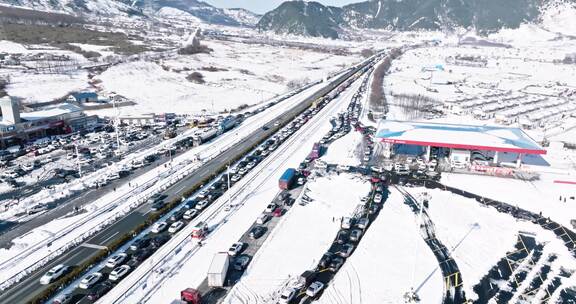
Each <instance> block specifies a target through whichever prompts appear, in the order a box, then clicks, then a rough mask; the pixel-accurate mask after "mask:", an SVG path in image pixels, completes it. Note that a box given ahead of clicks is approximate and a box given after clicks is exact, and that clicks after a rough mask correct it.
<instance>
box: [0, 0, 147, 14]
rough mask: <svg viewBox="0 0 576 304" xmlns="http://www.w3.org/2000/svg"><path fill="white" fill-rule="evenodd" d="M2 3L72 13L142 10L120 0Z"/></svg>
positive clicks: (1, 1)
mask: <svg viewBox="0 0 576 304" xmlns="http://www.w3.org/2000/svg"><path fill="white" fill-rule="evenodd" d="M0 4H4V5H10V6H18V7H23V8H29V9H33V10H38V11H49V12H63V13H67V14H71V15H86V14H88V15H95V16H102V15H106V16H112V15H133V14H140V12H139V11H138V10H136V9H134V8H132V7H131V6H130V5H129V4H126V3H124V2H122V1H118V0H0Z"/></svg>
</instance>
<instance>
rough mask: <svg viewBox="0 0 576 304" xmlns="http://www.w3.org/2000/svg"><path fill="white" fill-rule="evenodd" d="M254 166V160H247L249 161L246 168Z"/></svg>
mask: <svg viewBox="0 0 576 304" xmlns="http://www.w3.org/2000/svg"><path fill="white" fill-rule="evenodd" d="M254 167H256V162H253V161H251V162H249V163H248V164H247V165H246V168H248V169H252V168H254Z"/></svg>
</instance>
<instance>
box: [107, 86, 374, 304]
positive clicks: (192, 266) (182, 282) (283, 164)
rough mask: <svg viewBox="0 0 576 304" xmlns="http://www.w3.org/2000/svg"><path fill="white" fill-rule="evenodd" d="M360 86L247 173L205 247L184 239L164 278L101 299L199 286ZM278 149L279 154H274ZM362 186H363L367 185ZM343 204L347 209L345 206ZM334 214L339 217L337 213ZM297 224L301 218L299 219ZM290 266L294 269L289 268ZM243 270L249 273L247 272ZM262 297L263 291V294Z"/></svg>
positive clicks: (152, 299)
mask: <svg viewBox="0 0 576 304" xmlns="http://www.w3.org/2000/svg"><path fill="white" fill-rule="evenodd" d="M359 85H360V81H357V82H356V83H354V84H353V85H352V86H351V87H350V88H349V89H348V90H347V91H346V92H344V93H343V94H341V96H340V97H338V98H337V99H336V100H334V101H332V102H331V103H330V104H328V105H327V106H326V107H325V108H324V109H323V110H322V111H320V112H319V114H318V115H316V116H315V117H314V118H312V120H311V121H309V122H308V123H307V124H305V125H304V126H303V127H302V129H301V130H300V131H298V132H297V133H295V134H294V135H292V136H291V137H290V138H289V139H288V143H285V144H284V146H281V147H280V148H278V149H277V150H276V152H275V154H272V155H270V156H269V157H268V158H267V160H268V159H273V160H274V161H272V162H268V161H265V162H263V163H261V164H260V165H259V166H257V167H256V168H255V169H254V170H252V171H251V173H250V174H253V173H254V172H256V174H257V176H254V179H252V180H251V184H252V185H253V187H254V188H248V190H250V191H249V193H246V194H243V196H244V199H243V200H242V201H236V200H234V201H233V202H232V204H242V207H240V209H239V210H238V211H236V213H235V214H233V215H232V216H230V217H229V218H227V219H226V222H225V223H220V225H219V228H218V231H217V232H216V233H214V234H212V235H210V238H209V239H208V240H207V241H206V243H205V244H204V245H202V247H201V248H197V245H196V244H195V243H192V242H186V243H185V244H184V245H182V246H181V247H180V248H181V251H179V252H178V253H175V254H174V258H171V259H170V261H167V262H166V263H165V264H163V265H162V267H163V268H164V271H166V269H170V272H169V273H170V277H169V278H163V277H164V276H160V277H158V276H150V277H147V281H146V282H145V283H146V284H144V285H142V286H146V288H144V289H138V290H131V291H130V293H127V294H124V290H126V289H123V288H119V289H114V290H112V293H111V294H110V295H109V296H106V298H104V300H107V301H110V299H115V298H117V297H119V296H120V295H124V296H123V300H122V301H123V302H125V303H132V302H136V301H139V300H142V299H144V300H145V302H148V303H156V302H161V301H165V300H166V299H173V298H176V297H178V295H179V293H180V291H181V290H183V289H185V288H187V287H197V286H199V285H200V283H201V282H202V281H203V280H204V278H205V277H206V271H207V270H208V267H209V264H210V263H209V261H210V260H211V258H212V256H213V255H214V253H216V252H219V251H222V250H225V249H227V248H228V247H229V246H230V244H232V243H234V242H235V241H237V240H238V239H239V238H240V237H241V235H242V234H243V233H244V232H245V231H246V230H247V229H248V228H249V227H250V225H252V223H253V222H254V220H255V218H256V217H257V216H258V214H260V213H261V212H262V210H264V208H265V207H266V205H267V204H268V203H269V202H270V201H271V200H272V199H273V198H274V196H275V195H276V193H277V192H278V188H277V187H278V185H277V183H278V182H277V181H278V178H279V177H280V176H281V175H282V173H283V172H284V170H285V169H286V168H290V167H297V166H298V164H299V163H300V162H301V161H302V160H303V159H304V158H305V157H306V156H307V155H308V153H309V152H310V150H311V149H312V146H313V144H314V143H315V142H317V141H319V140H320V139H321V138H322V137H323V136H324V134H325V132H327V131H328V130H330V129H331V128H332V126H331V124H330V122H329V118H330V117H332V116H334V115H335V114H336V113H338V112H340V111H342V110H343V109H345V108H346V107H347V105H348V102H349V101H350V98H351V97H352V95H353V93H354V92H355V91H356V90H357V89H358V87H359ZM284 147H285V148H284ZM278 151H279V152H282V153H277V152H278ZM276 154H278V155H276ZM246 178H249V179H251V178H250V177H249V176H247V177H245V179H246ZM235 187H236V185H235ZM360 187H362V186H360ZM364 187H367V184H366V185H365V186H364ZM236 189H238V188H236ZM362 189H366V190H365V191H362V192H366V191H368V189H367V188H362ZM234 190H235V189H234V188H233V189H231V191H234ZM364 194H365V193H364ZM356 195H357V194H355V196H356ZM225 196H226V195H225ZM221 203H222V202H221ZM215 204H216V205H218V204H219V203H218V202H217V203H215ZM347 204H348V203H347ZM354 205H355V204H354ZM354 205H350V209H349V210H340V211H336V210H335V211H327V210H329V209H331V208H328V206H327V205H325V204H320V203H318V204H317V205H316V206H318V208H322V209H321V211H322V210H324V211H327V212H333V213H334V216H343V214H342V212H352V211H353V206H354ZM308 207H310V208H311V209H312V208H314V207H312V205H309V206H307V207H301V206H295V207H294V209H293V211H291V212H298V210H297V208H308ZM343 208H344V209H347V208H345V207H343ZM301 212H303V213H304V214H314V213H308V212H311V211H308V210H303V211H301ZM337 213H338V215H336V214H337ZM316 214H317V213H316ZM285 216H287V218H288V217H291V215H290V213H288V214H287V215H285ZM220 218H221V217H218V218H217V220H219V219H220ZM322 218H323V219H319V221H321V223H323V224H321V225H320V226H319V227H324V228H319V231H320V233H322V231H324V232H323V233H329V231H331V229H330V228H326V226H324V224H326V223H328V225H329V226H330V227H332V226H333V225H334V226H333V227H334V230H333V231H331V232H330V238H333V237H334V235H333V234H335V233H336V232H337V231H336V228H337V227H336V226H335V224H334V223H332V221H331V216H330V217H324V216H322ZM299 223H302V222H300V221H299ZM280 225H283V224H280ZM298 228H299V229H301V230H300V231H301V232H300V234H306V233H307V232H306V231H305V230H303V229H306V227H305V226H303V225H301V224H299V225H298ZM283 230H285V229H284V228H282V229H280V230H275V231H278V232H277V233H280V234H281V235H284V236H285V234H284V232H283ZM275 233H276V232H273V235H272V236H271V239H269V240H268V241H270V240H274V239H276V238H277V237H276V236H275ZM311 237H313V238H314V239H315V242H313V243H306V244H308V245H310V244H313V245H317V242H319V241H322V242H329V241H330V238H326V237H318V238H316V236H315V235H312V236H311ZM278 238H279V237H278ZM281 241H282V242H283V243H286V242H288V243H289V244H291V243H292V242H293V239H292V238H288V239H286V238H282V239H281ZM264 246H265V248H264V249H262V251H260V252H265V251H266V250H265V249H266V248H268V246H269V245H267V243H266V244H265V245H264ZM191 250H194V255H193V256H192V257H191V258H189V259H188V260H186V261H185V263H182V265H179V261H181V259H182V258H184V257H185V255H186V252H189V251H191ZM271 250H272V251H273V252H276V250H275V249H271ZM314 250H318V252H320V250H322V248H317V249H314ZM262 254H263V253H262ZM275 254H277V253H274V255H275ZM295 258H297V259H298V261H300V262H303V263H304V264H303V265H302V267H304V268H307V267H310V266H311V263H312V261H313V260H314V259H318V258H319V257H316V256H309V257H308V256H306V257H302V259H300V258H298V257H295ZM256 259H258V256H257V257H256ZM264 261H267V262H264ZM272 262H277V261H270V260H268V259H266V260H262V261H261V262H256V263H254V265H258V264H264V263H272ZM292 266H293V265H292ZM282 269H283V270H282V271H286V268H282ZM292 269H294V268H293V267H292ZM297 271H298V272H299V271H300V269H298V270H297ZM248 273H250V270H249V272H248ZM276 277H277V279H278V280H285V279H286V277H287V273H281V274H278V275H277V276H276ZM256 281H257V282H259V284H262V287H261V288H264V289H266V290H269V291H272V290H273V288H274V287H277V286H278V285H275V286H271V285H270V284H269V283H267V282H266V280H258V279H256ZM121 284H122V283H121ZM242 285H243V283H240V286H242ZM138 286H139V285H138ZM126 287H127V286H124V288H126ZM251 288H256V287H251ZM262 292H264V290H262ZM262 296H264V295H263V294H262Z"/></svg>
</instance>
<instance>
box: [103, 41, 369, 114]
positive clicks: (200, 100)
mask: <svg viewBox="0 0 576 304" xmlns="http://www.w3.org/2000/svg"><path fill="white" fill-rule="evenodd" d="M203 43H205V44H206V45H207V46H208V47H210V48H211V49H213V50H214V51H213V52H212V53H211V54H197V55H190V56H179V55H176V56H173V58H169V59H166V60H162V61H159V62H142V61H137V62H130V63H125V64H120V65H117V66H114V67H112V68H110V69H108V70H107V71H106V72H104V73H103V74H102V75H100V76H99V79H100V80H102V83H101V84H100V87H101V88H102V89H103V90H105V91H110V92H116V93H118V94H121V95H123V96H126V97H128V98H130V99H132V100H134V101H135V102H136V103H137V105H135V106H131V107H123V108H121V110H120V113H121V114H128V113H150V112H156V113H160V112H177V113H184V114H185V113H199V112H201V111H207V112H209V113H210V112H221V111H225V110H230V109H233V108H237V107H238V106H240V105H253V104H257V103H259V102H262V101H265V100H268V99H270V98H272V97H274V96H276V95H279V94H282V93H284V92H286V91H288V90H289V89H288V87H287V84H288V83H289V82H291V81H315V80H319V79H323V78H324V77H325V76H326V75H328V74H330V73H333V72H337V71H339V70H342V69H343V68H345V67H348V66H350V65H351V64H353V63H356V62H358V61H360V60H361V57H360V56H355V55H354V56H334V55H332V54H328V53H320V52H312V51H304V50H298V49H293V48H274V47H270V46H265V45H248V44H242V43H236V42H225V41H206V42H203ZM193 72H198V73H200V74H202V75H203V81H205V83H202V84H199V83H194V82H191V81H188V80H187V79H186V77H187V76H188V75H190V74H191V73H193ZM98 113H104V114H107V113H108V114H109V113H110V110H108V111H99V112H98Z"/></svg>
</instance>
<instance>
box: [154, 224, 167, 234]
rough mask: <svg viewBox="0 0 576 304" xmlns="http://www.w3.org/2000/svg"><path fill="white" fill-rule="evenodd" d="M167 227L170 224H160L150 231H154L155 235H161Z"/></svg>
mask: <svg viewBox="0 0 576 304" xmlns="http://www.w3.org/2000/svg"><path fill="white" fill-rule="evenodd" d="M166 227H168V223H166V222H158V223H155V224H154V225H153V226H152V229H150V231H152V232H153V233H160V232H162V231H164V229H166Z"/></svg>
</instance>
